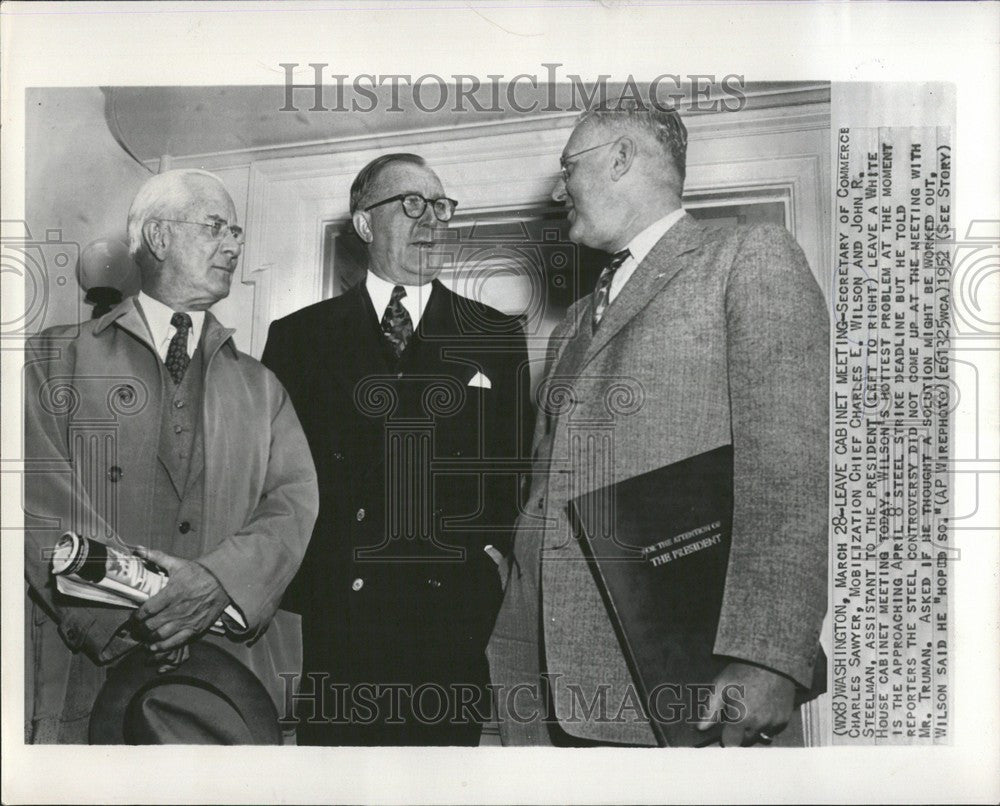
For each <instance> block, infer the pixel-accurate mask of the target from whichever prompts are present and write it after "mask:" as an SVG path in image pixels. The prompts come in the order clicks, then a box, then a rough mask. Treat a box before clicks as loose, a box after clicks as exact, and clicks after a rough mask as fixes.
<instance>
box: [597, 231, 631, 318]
mask: <svg viewBox="0 0 1000 806" xmlns="http://www.w3.org/2000/svg"><path fill="white" fill-rule="evenodd" d="M631 254H632V253H631V252H629V251H628V249H622V251H621V252H615V253H614V254H613V255H612V256H611V260H609V261H608V265H607V266H605V267H604V268H603V269H602V270H601V276H600V277H599V278H598V279H597V287H596V288H595V289H594V305H593V316H592V318H591V322H590V325H591V328H592V330H594V331H596V330H597V326H598V325H599V324H601V318H602V317H603V316H604V311H606V310H607V308H608V303H609V301H610V296H611V279H612V278H613V277H614V276H615V272H616V271H618V269H619V268H620V267H621V265H622V263H624V262H625V261H626V260H628V258H629V256H630V255H631Z"/></svg>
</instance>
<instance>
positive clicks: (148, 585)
mask: <svg viewBox="0 0 1000 806" xmlns="http://www.w3.org/2000/svg"><path fill="white" fill-rule="evenodd" d="M52 574H53V576H55V578H56V589H57V590H58V591H59V592H60V593H62V594H64V595H65V596H74V597H76V598H78V599H88V600H90V601H92V602H102V603H104V604H110V605H116V606H118V607H129V608H133V609H134V608H136V607H138V606H139V605H140V604H142V603H143V602H145V601H146V600H147V599H149V598H150V597H151V596H155V595H156V594H157V593H159V592H160V591H161V590H162V589H163V587H164V586H165V585H166V584H167V582H169V580H170V577H169V576H168V575H167V574H165V573H163V572H162V571H157V570H155V569H154V568H153V567H151V566H150V565H148V564H147V563H146V562H145V561H144V560H143V559H142V558H141V557H136V556H135V555H134V554H129V553H128V552H126V551H123V550H121V549H117V548H115V547H114V546H109V545H107V544H106V543H101V542H99V541H97V540H90V539H89V538H86V537H81V536H80V535H78V534H75V533H74V532H66V533H65V534H63V536H62V537H61V538H59V542H58V543H57V544H56V547H55V549H53V552H52ZM224 622H225V623H224ZM227 624H228V625H229V627H230V628H231V629H234V630H236V631H237V632H238V631H240V630H246V628H247V625H246V620H245V619H244V618H243V615H242V614H241V613H240V611H239V610H238V609H237V608H236V607H235V606H234V605H229V606H227V607H226V609H225V610H224V611H223V618H221V619H219V620H218V621H216V622H215V624H213V625H212V627H211V628H210V629H211V631H212V632H214V633H218V634H220V635H221V634H224V633H226V632H227V630H226V626H227Z"/></svg>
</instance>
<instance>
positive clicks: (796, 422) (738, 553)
mask: <svg viewBox="0 0 1000 806" xmlns="http://www.w3.org/2000/svg"><path fill="white" fill-rule="evenodd" d="M726 322H727V357H728V364H729V390H730V407H731V416H732V436H733V456H734V511H733V543H732V549H731V554H730V560H729V572H728V577H727V581H726V592H725V596H724V598H723V606H722V614H721V618H720V622H719V631H718V633H717V635H716V644H715V651H716V653H717V654H720V655H727V656H732V657H735V658H738V659H741V660H745V661H749V662H752V663H756V664H760V665H762V666H766V667H769V668H771V669H773V670H775V671H778V672H780V673H782V674H784V675H787V676H788V677H791V678H792V679H794V680H795V681H796V682H798V683H799V684H800V685H802V686H806V687H808V686H809V685H810V682H811V679H812V667H813V663H814V661H815V656H816V650H817V647H818V640H819V633H820V628H821V626H822V621H823V616H824V613H825V611H826V600H827V563H828V557H827V537H828V532H827V495H828V490H827V484H828V408H829V405H828V385H829V319H828V316H827V312H826V306H825V304H824V300H823V296H822V294H821V292H820V290H819V287H818V286H817V284H816V281H815V279H814V278H813V276H812V274H811V272H810V271H809V266H808V264H807V263H806V260H805V257H804V255H803V254H802V251H801V249H799V247H798V245H797V244H796V243H795V242H794V241H793V240H792V238H791V236H790V235H789V234H788V232H787V231H786V230H784V229H783V228H781V227H757V228H754V229H752V230H750V232H749V234H748V235H747V236H746V237H745V239H744V240H743V242H742V244H740V246H739V248H738V250H737V253H736V258H735V262H734V264H733V266H732V269H731V271H730V275H729V282H728V286H727V289H726Z"/></svg>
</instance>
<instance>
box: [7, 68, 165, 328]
mask: <svg viewBox="0 0 1000 806" xmlns="http://www.w3.org/2000/svg"><path fill="white" fill-rule="evenodd" d="M27 106H28V108H27V110H26V112H27V114H26V124H25V125H26V129H27V131H26V134H27V137H26V143H27V144H28V145H27V154H26V155H25V163H26V170H27V182H26V195H27V198H26V199H25V212H26V216H27V218H26V221H25V223H26V224H27V228H28V231H29V233H30V236H31V240H32V241H35V242H39V241H45V240H51V238H49V239H47V237H46V233H49V235H50V236H52V237H53V238H54V237H57V236H56V235H55V233H54V232H52V231H58V232H60V233H61V238H62V241H63V242H64V243H65V244H66V245H67V246H68V247H69V249H68V252H67V253H68V254H72V255H74V256H75V255H79V254H82V253H84V251H85V250H86V249H87V247H88V245H91V244H94V243H95V242H97V241H100V240H102V239H111V240H112V241H115V242H118V243H122V244H123V243H124V241H125V220H126V217H127V215H128V208H129V205H130V204H131V203H132V198H133V196H134V195H135V193H136V191H137V190H138V189H139V186H140V185H141V184H142V182H143V181H144V180H145V179H146V177H148V176H149V172H148V171H147V170H146V169H145V168H144V167H143V166H141V165H139V164H138V163H137V162H135V161H134V160H133V159H132V158H131V157H129V155H128V154H126V153H125V151H124V150H123V149H122V148H121V146H120V145H118V143H117V142H116V141H115V139H114V138H113V137H112V136H111V132H110V130H109V129H108V126H107V123H106V122H105V119H104V96H103V94H102V93H101V91H100V90H99V89H97V88H96V87H90V88H85V89H44V90H29V91H28V93H27ZM119 249H120V247H119ZM51 254H52V250H51V249H47V250H46V255H47V256H50V255H51ZM73 263H74V264H75V259H74V260H73ZM116 268H117V269H118V270H119V271H121V272H127V271H130V269H129V266H128V264H127V263H126V264H124V265H122V264H119V265H118V266H117V267H116ZM47 270H48V272H49V276H48V278H47V285H48V294H49V297H48V304H47V307H46V309H45V312H44V319H43V321H41V322H38V326H39V328H40V326H42V325H44V326H48V325H53V324H63V323H69V322H78V321H80V319H87V318H89V317H90V313H91V309H90V306H89V305H86V304H85V303H84V302H83V294H84V292H83V289H82V288H81V287H80V284H79V282H78V280H77V275H76V266H75V265H72V266H68V267H67V271H66V272H65V273H64V272H60V271H58V267H56V266H54V265H50V266H47ZM60 280H61V282H59V281H60ZM35 329H36V325H35V324H32V326H31V330H32V331H34V330H35Z"/></svg>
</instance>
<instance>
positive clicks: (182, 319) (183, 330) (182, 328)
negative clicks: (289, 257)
mask: <svg viewBox="0 0 1000 806" xmlns="http://www.w3.org/2000/svg"><path fill="white" fill-rule="evenodd" d="M170 324H172V325H173V326H174V327H175V328H177V332H176V333H174V337H173V338H172V339H171V340H170V346H169V347H168V348H167V372H169V373H170V377H171V378H173V379H174V383H180V382H181V381H182V380H184V373H185V371H186V370H187V368H188V364H190V363H191V357H190V356H189V355H188V347H187V345H188V333H190V332H191V317H190V316H188V315H187V314H186V313H175V314H174V315H173V316H171V317H170Z"/></svg>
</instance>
